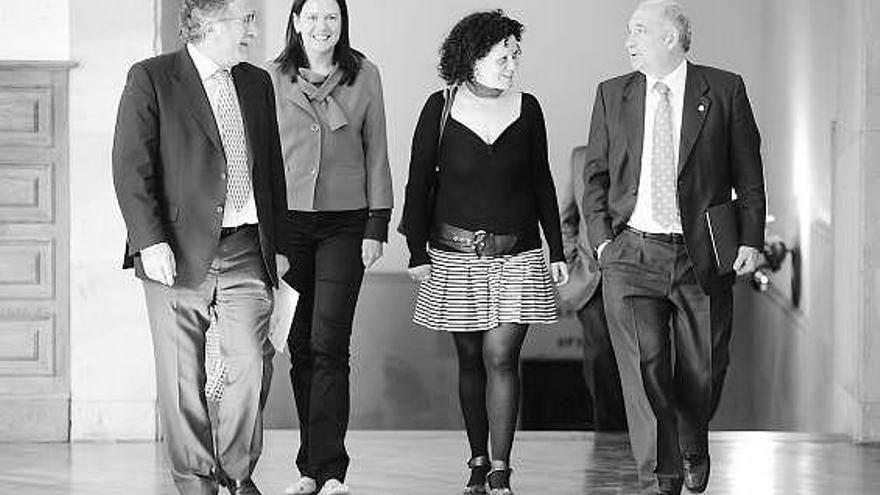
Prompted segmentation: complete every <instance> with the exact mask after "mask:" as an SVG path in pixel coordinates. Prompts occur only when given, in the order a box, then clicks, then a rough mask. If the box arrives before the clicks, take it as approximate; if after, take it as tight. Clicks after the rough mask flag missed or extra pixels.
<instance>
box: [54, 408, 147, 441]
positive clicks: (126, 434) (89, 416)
mask: <svg viewBox="0 0 880 495" xmlns="http://www.w3.org/2000/svg"><path fill="white" fill-rule="evenodd" d="M70 417H71V430H70V439H71V440H73V441H77V440H87V441H89V440H90V441H116V440H122V441H125V440H128V441H133V440H141V441H154V440H156V439H157V438H158V434H157V431H158V427H157V424H158V415H157V411H156V401H155V400H151V401H101V400H76V399H75V400H73V401H71V405H70Z"/></svg>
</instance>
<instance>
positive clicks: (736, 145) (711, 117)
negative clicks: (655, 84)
mask: <svg viewBox="0 0 880 495" xmlns="http://www.w3.org/2000/svg"><path fill="white" fill-rule="evenodd" d="M645 84H646V83H645V76H644V75H643V74H641V73H639V72H632V73H629V74H626V75H624V76H620V77H617V78H614V79H610V80H608V81H604V82H602V83H601V84H599V87H598V89H597V91H596V102H595V104H594V106H593V117H592V120H591V123H590V140H589V144H588V149H587V167H586V170H585V172H584V174H585V180H586V184H587V186H586V192H585V193H584V209H585V215H586V216H587V225H588V230H589V238H590V241H591V242H592V244H593V247H594V248H595V247H597V246H598V245H599V244H600V243H601V242H603V241H604V240H606V239H613V238H614V236H615V235H617V234H618V233H619V232H620V231H621V230H623V229H624V228H625V227H626V224H627V222H628V221H629V218H630V216H631V215H632V212H633V209H634V208H635V201H636V196H637V195H638V192H639V191H638V186H639V174H640V172H641V163H642V137H643V135H644V116H645ZM760 143H761V139H760V136H759V134H758V128H757V125H756V124H755V119H754V116H753V115H752V109H751V105H750V103H749V99H748V97H747V96H746V90H745V85H744V83H743V80H742V78H741V77H740V76H739V75H737V74H733V73H730V72H726V71H723V70H719V69H715V68H711V67H705V66H699V65H694V64H691V63H688V68H687V79H686V82H685V94H684V107H683V110H682V122H681V144H680V151H679V163H678V205H679V210H680V213H681V222H682V228H683V232H684V237H685V246H686V247H687V251H688V255H689V256H690V259H691V261H692V263H693V265H694V269H695V272H696V276H697V279H698V280H699V283H700V285H701V287H702V288H703V290H704V291H705V292H706V293H712V292H713V291H715V290H718V289H722V288H725V287H728V286H729V285H730V284H732V283H733V281H734V276H733V275H727V276H723V277H722V276H719V275H718V274H717V271H716V268H715V263H714V259H713V255H712V247H711V244H710V239H709V233H708V227H707V225H706V220H705V218H704V213H705V211H706V209H707V208H709V207H710V206H712V205H716V204H721V203H724V202H726V201H729V200H730V199H731V189H733V190H735V191H736V194H737V197H738V200H739V203H740V209H739V217H740V218H739V220H740V244H741V245H747V246H753V247H755V248H758V249H762V248H763V246H764V224H765V216H766V199H765V195H764V174H763V166H762V164H761V154H760Z"/></svg>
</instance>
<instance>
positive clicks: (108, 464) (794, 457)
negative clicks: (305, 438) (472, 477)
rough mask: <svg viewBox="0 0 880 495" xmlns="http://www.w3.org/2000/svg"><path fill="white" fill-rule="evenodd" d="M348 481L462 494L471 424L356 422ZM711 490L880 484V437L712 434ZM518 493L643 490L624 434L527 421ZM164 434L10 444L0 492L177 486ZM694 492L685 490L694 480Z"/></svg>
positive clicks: (362, 490)
mask: <svg viewBox="0 0 880 495" xmlns="http://www.w3.org/2000/svg"><path fill="white" fill-rule="evenodd" d="M296 438H297V436H296V432H295V431H290V430H271V431H269V432H267V434H266V444H265V449H264V453H263V458H262V459H261V461H260V464H259V467H258V470H257V472H256V475H255V477H254V478H255V480H256V481H257V483H258V485H259V486H260V488H261V490H262V491H263V493H264V494H266V495H270V494H276V495H281V494H283V493H284V487H285V486H286V485H287V484H288V483H289V482H290V481H291V480H293V479H294V475H295V473H294V470H293V469H292V468H291V465H292V463H293V462H292V459H293V456H294V453H293V449H294V447H295V446H296V445H297V443H296ZM348 445H349V451H350V454H351V457H352V465H351V469H350V471H349V477H348V482H349V484H350V485H351V486H352V489H353V491H354V493H355V495H399V494H406V495H410V494H413V495H434V494H437V495H455V494H458V493H460V488H459V487H460V485H461V484H462V483H463V481H464V476H465V468H464V460H465V457H466V455H467V452H466V449H465V439H464V434H463V433H461V432H456V431H418V432H400V431H354V432H351V433H350V436H349V442H348ZM710 449H711V454H712V459H713V463H712V479H711V482H710V484H709V489H708V490H707V492H706V493H708V494H712V495H726V494H737V495H740V494H741V495H777V494H791V495H812V494H834V495H851V494H880V447H878V446H873V447H872V446H855V445H852V444H851V443H849V442H848V441H847V440H846V439H842V438H833V437H821V436H816V435H806V434H791V433H753V432H718V433H713V435H712V437H711V447H710ZM513 457H514V461H513V466H514V469H515V472H514V477H513V488H514V490H515V491H516V493H517V494H518V495H538V494H541V495H544V494H554V495H569V494H571V495H575V494H590V495H593V494H595V495H603V494H628V493H633V481H634V479H635V478H634V477H635V474H634V472H633V469H634V465H633V462H632V460H631V458H630V455H629V451H628V447H627V442H626V436H625V435H607V434H605V435H596V434H592V433H581V432H571V433H566V432H561V433H560V432H552V433H551V432H519V433H518V434H517V442H516V444H515V447H514V455H513ZM174 493H175V491H174V487H173V485H172V484H171V481H170V478H169V475H168V474H167V472H166V471H165V469H164V467H163V461H162V456H161V453H160V449H159V446H158V445H156V444H153V443H115V444H114V443H75V444H0V494H3V495H6V494H16V495H55V494H59V495H60V494H64V495H104V494H114V495H115V494H138V495H152V494H159V495H166V494H167V495H173V494H174ZM685 493H686V492H685Z"/></svg>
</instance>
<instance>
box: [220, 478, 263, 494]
mask: <svg viewBox="0 0 880 495" xmlns="http://www.w3.org/2000/svg"><path fill="white" fill-rule="evenodd" d="M227 488H229V495H263V494H262V493H260V490H259V489H257V485H255V484H254V482H253V480H250V479H246V480H241V481H239V480H230V481H229V485H228V486H227Z"/></svg>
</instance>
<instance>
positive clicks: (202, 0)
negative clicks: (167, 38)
mask: <svg viewBox="0 0 880 495" xmlns="http://www.w3.org/2000/svg"><path fill="white" fill-rule="evenodd" d="M233 1H235V0H183V2H181V4H180V31H179V34H180V39H181V40H182V41H183V42H184V43H198V42H199V41H201V40H202V39H204V37H205V30H206V28H207V26H208V21H210V20H211V18H212V17H215V16H217V15H218V14H219V13H221V12H222V11H223V10H225V9H226V7H228V6H229V4H231V3H232V2H233Z"/></svg>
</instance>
